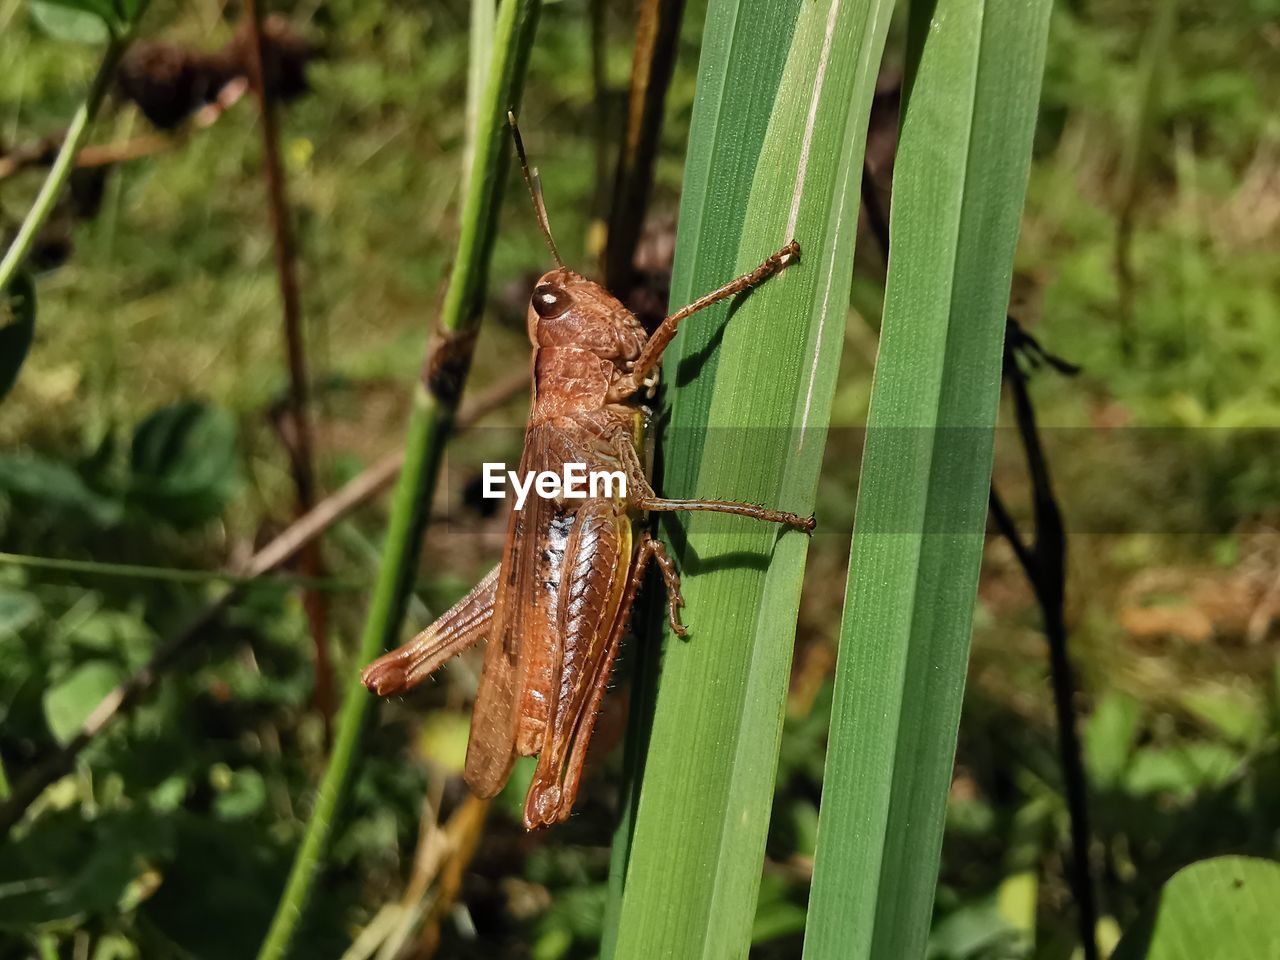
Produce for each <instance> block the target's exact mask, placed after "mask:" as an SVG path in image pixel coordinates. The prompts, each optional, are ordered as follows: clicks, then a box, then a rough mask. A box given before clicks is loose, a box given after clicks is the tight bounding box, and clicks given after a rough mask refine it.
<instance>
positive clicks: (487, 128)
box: [258, 0, 540, 960]
mask: <svg viewBox="0 0 1280 960" xmlns="http://www.w3.org/2000/svg"><path fill="white" fill-rule="evenodd" d="M539 9H540V3H539V2H538V0H503V2H502V5H501V7H500V8H499V10H498V19H497V27H496V34H495V38H494V45H493V54H492V59H491V61H490V66H489V74H488V80H487V82H486V84H485V92H484V96H483V97H482V99H481V106H480V116H481V118H482V119H481V124H480V128H479V133H478V136H477V137H476V144H475V153H474V155H473V158H472V168H471V174H470V176H469V177H468V179H467V193H466V199H465V202H464V205H463V209H462V229H461V233H460V236H459V240H458V257H457V260H456V261H455V262H454V266H453V273H452V275H451V276H450V278H449V288H448V291H447V292H446V294H445V300H444V306H443V308H442V311H441V316H440V324H439V326H440V333H441V335H442V337H443V339H442V340H441V341H440V342H439V343H438V344H437V346H436V347H435V350H436V353H435V355H434V357H433V359H432V362H431V363H430V364H429V368H428V372H427V373H426V375H425V376H424V381H423V382H419V383H418V384H417V385H416V386H415V389H414V395H413V410H412V413H411V415H410V418H409V427H408V432H407V436H406V439H405V460H404V466H403V467H402V468H401V471H400V479H399V481H398V482H397V484H396V490H395V496H394V498H393V500H392V503H391V516H390V518H389V520H388V525H387V536H386V540H385V541H384V542H383V547H382V563H381V565H380V566H379V568H378V581H377V583H376V584H375V586H374V592H373V599H372V601H371V602H370V605H369V615H368V618H367V619H366V621H365V627H364V633H363V634H362V636H361V639H360V649H359V654H358V656H357V662H358V663H368V662H369V661H370V660H372V659H373V658H374V657H376V656H377V655H378V654H380V653H381V652H382V651H383V650H384V649H386V648H388V647H393V646H395V645H396V644H397V643H398V642H399V636H400V628H401V625H402V623H403V621H404V613H405V607H406V605H407V604H408V600H409V592H410V589H411V588H412V585H413V578H414V573H415V571H416V570H417V566H418V554H419V550H420V547H421V544H422V535H423V532H424V530H425V527H426V521H427V517H428V515H429V514H430V512H431V500H432V497H433V494H434V492H435V486H436V478H437V476H438V475H439V471H440V464H441V461H442V459H443V456H444V446H445V442H446V440H447V439H448V436H449V432H450V429H451V427H452V424H453V418H454V414H455V413H456V408H457V402H458V394H459V393H460V391H461V389H462V380H463V378H465V376H466V373H467V369H468V367H469V365H470V344H471V343H473V342H474V338H473V336H472V335H473V333H474V331H475V328H476V326H477V324H478V323H479V318H480V310H481V305H482V302H483V296H484V290H485V285H486V281H487V275H488V270H489V258H490V253H491V252H492V249H493V238H494V233H495V231H496V224H497V216H498V210H499V208H500V206H501V200H502V191H503V185H504V183H505V181H506V171H507V168H508V166H509V157H510V150H509V141H508V135H507V111H508V110H509V109H511V108H513V107H515V106H517V105H518V104H519V102H520V91H521V89H522V87H523V84H524V74H525V68H526V66H527V65H528V61H529V51H530V49H531V48H532V46H533V35H534V30H535V27H536V25H537V20H538V12H539ZM437 361H439V362H437ZM371 699H372V698H371V697H370V695H369V693H368V692H367V691H366V690H365V689H364V686H363V684H361V683H360V678H359V676H358V675H353V676H352V677H351V681H350V683H349V684H348V685H347V690H346V695H345V697H344V699H343V707H342V713H341V715H340V717H339V720H338V730H337V735H336V736H335V738H334V744H333V752H332V754H331V756H330V758H329V766H328V768H327V769H326V770H325V774H324V778H323V780H322V781H321V783H320V789H319V791H318V792H317V795H316V800H315V805H314V806H313V808H312V811H311V818H310V820H309V821H308V823H307V830H306V833H305V835H304V836H303V839H302V846H301V847H300V848H299V850H298V854H297V857H296V858H295V860H294V863H293V868H292V870H291V871H290V873H289V879H288V882H287V884H286V886H285V890H284V894H283V895H282V896H281V898H280V902H279V904H278V905H277V907H276V914H275V917H274V918H273V920H272V922H271V927H270V929H269V930H268V931H267V936H266V939H265V940H264V941H263V944H262V948H261V950H260V952H259V954H258V956H259V960H279V958H281V957H284V956H285V955H286V954H287V952H288V949H289V942H290V940H291V939H292V937H293V934H294V931H295V930H296V928H297V926H298V922H299V920H300V919H301V916H302V911H303V910H304V909H305V907H306V903H307V900H308V898H309V897H310V893H311V889H312V887H313V886H314V884H315V880H316V877H317V875H318V874H319V871H320V868H321V865H322V861H323V858H324V854H325V851H326V849H327V848H328V844H329V837H330V834H331V833H332V831H333V824H334V820H335V818H336V816H337V813H338V809H339V806H340V804H341V802H342V799H343V796H344V794H345V793H346V789H347V786H348V784H349V782H350V780H351V771H352V769H353V768H354V766H355V763H356V759H357V752H358V747H359V744H360V737H361V734H362V732H363V730H364V721H365V716H366V714H367V713H368V708H369V702H370V700H371Z"/></svg>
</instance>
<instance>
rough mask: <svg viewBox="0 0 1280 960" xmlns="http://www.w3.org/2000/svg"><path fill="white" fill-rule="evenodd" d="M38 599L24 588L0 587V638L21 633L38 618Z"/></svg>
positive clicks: (39, 611) (39, 610) (40, 610)
mask: <svg viewBox="0 0 1280 960" xmlns="http://www.w3.org/2000/svg"><path fill="white" fill-rule="evenodd" d="M42 612H43V611H42V609H41V606H40V601H39V600H38V599H36V597H35V596H33V595H32V594H30V593H27V592H26V591H25V590H17V589H14V588H13V587H0V638H3V637H7V636H14V635H16V634H19V633H21V632H22V631H23V630H25V629H26V628H27V627H29V626H31V624H33V623H35V622H36V621H37V620H39V619H40V614H41V613H42Z"/></svg>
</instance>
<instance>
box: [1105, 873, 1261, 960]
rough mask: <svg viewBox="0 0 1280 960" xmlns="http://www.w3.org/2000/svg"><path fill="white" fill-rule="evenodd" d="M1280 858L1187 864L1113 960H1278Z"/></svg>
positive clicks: (1128, 937) (1130, 934)
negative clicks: (1276, 859) (1274, 860)
mask: <svg viewBox="0 0 1280 960" xmlns="http://www.w3.org/2000/svg"><path fill="white" fill-rule="evenodd" d="M1277 904H1280V863H1275V862H1273V861H1270V860H1259V859H1255V858H1253V857H1218V858H1215V859H1213V860H1202V861H1200V862H1199V863H1193V864H1191V866H1189V867H1184V868H1183V869H1182V870H1179V871H1178V872H1177V873H1175V874H1174V875H1173V877H1172V879H1170V880H1169V882H1168V883H1166V884H1165V885H1164V887H1162V888H1161V890H1160V894H1159V897H1158V899H1157V900H1156V902H1155V903H1154V904H1152V905H1151V906H1149V907H1148V908H1147V909H1146V910H1145V911H1143V914H1142V916H1141V918H1140V919H1139V920H1138V922H1137V923H1135V924H1134V925H1133V926H1132V927H1130V928H1129V929H1128V930H1127V931H1125V935H1124V937H1123V938H1122V939H1121V941H1120V944H1119V945H1118V946H1117V947H1116V950H1115V953H1113V954H1112V955H1111V960H1275V958H1276V957H1277V955H1280V912H1278V911H1277V910H1276V905H1277Z"/></svg>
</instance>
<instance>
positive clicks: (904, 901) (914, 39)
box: [805, 0, 1049, 960]
mask: <svg viewBox="0 0 1280 960" xmlns="http://www.w3.org/2000/svg"><path fill="white" fill-rule="evenodd" d="M1048 14H1049V2H1048V0H1027V2H1022V3H999V2H985V3H976V2H973V0H937V2H936V3H933V2H916V3H914V4H913V5H912V12H911V18H910V20H911V23H910V31H909V32H910V48H909V57H908V72H907V80H906V87H905V97H904V105H903V118H902V134H901V140H900V145H899V151H898V158H897V163H896V167H895V173H894V195H893V212H892V224H893V234H892V240H891V247H890V253H889V276H888V281H887V287H886V291H885V311H884V324H883V328H882V331H881V341H880V352H879V357H878V359H877V363H876V374H875V386H874V389H873V392H872V399H871V410H870V414H869V421H868V436H867V444H866V451H865V455H864V458H863V465H862V479H861V488H860V491H859V496H858V509H857V518H856V524H855V527H854V538H853V547H852V553H851V557H850V565H849V582H848V587H847V593H846V598H845V613H844V619H843V623H842V625H841V634H840V638H841V639H840V654H839V661H838V666H837V672H836V692H835V702H834V706H833V712H832V721H831V734H830V740H829V745H828V752H827V765H826V775H825V779H824V787H823V796H822V809H821V814H820V818H819V827H818V849H817V856H816V861H815V867H814V878H813V886H812V890H811V893H810V901H809V922H808V928H807V932H806V941H805V956H806V957H809V958H814V960H818V958H827V957H841V958H846V957H876V958H879V957H893V958H914V957H922V956H923V955H924V950H925V940H926V938H927V935H928V930H929V919H930V912H931V909H932V906H933V896H934V888H935V884H936V880H937V873H938V862H939V852H940V848H941V842H942V827H943V818H944V814H945V807H946V797H947V789H948V784H949V782H950V776H951V767H952V762H953V758H954V753H955V742H956V729H957V726H958V723H959V715H960V704H961V699H962V695H963V691H964V680H965V667H966V663H967V661H968V652H969V633H970V627H971V622H972V615H973V605H974V599H975V594H976V588H977V579H978V568H979V564H980V562H981V557H982V543H983V528H984V521H985V517H986V508H987V492H988V488H989V485H990V475H991V456H992V454H991V450H992V430H993V427H994V424H995V419H996V410H997V404H998V400H999V390H1000V362H1001V348H1002V342H1003V335H1004V324H1005V309H1006V304H1007V300H1008V296H1009V284H1010V280H1011V274H1012V263H1013V252H1014V247H1015V246H1016V243H1017V235H1018V223H1019V218H1020V216H1021V211H1022V203H1023V196H1024V192H1025V187H1026V180H1027V168H1028V165H1029V162H1030V154H1031V137H1032V132H1033V130H1034V127H1035V117H1036V107H1037V101H1038V98H1039V89H1040V77H1041V73H1042V69H1043V61H1044V49H1045V39H1046V32H1047V28H1048Z"/></svg>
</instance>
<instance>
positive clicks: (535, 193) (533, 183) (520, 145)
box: [507, 110, 564, 268]
mask: <svg viewBox="0 0 1280 960" xmlns="http://www.w3.org/2000/svg"><path fill="white" fill-rule="evenodd" d="M507 122H508V123H509V124H511V134H512V136H513V137H515V141H516V156H518V157H519V158H520V171H521V172H522V173H523V174H524V182H525V184H526V185H527V186H528V187H529V196H530V197H531V198H532V200H533V212H534V214H535V215H536V216H537V218H538V226H539V227H541V228H542V235H543V236H544V237H546V238H547V246H548V247H550V248H551V255H552V256H553V257H555V258H556V264H557V265H558V266H560V267H561V268H563V267H564V261H563V260H561V259H560V251H559V250H557V249H556V242H555V240H553V239H552V237H551V224H550V223H549V222H548V221H547V208H546V206H545V205H544V204H543V202H542V181H540V180H539V179H538V171H537V170H536V169H534V170H530V169H529V158H528V157H527V156H525V152H524V141H523V140H522V139H520V127H519V125H518V124H517V123H516V115H515V114H514V113H512V112H511V111H510V110H508V111H507Z"/></svg>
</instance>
